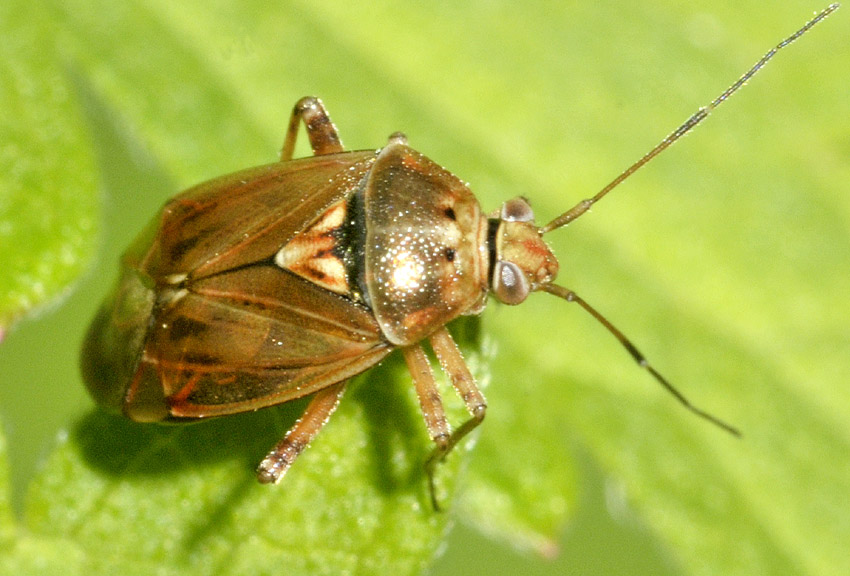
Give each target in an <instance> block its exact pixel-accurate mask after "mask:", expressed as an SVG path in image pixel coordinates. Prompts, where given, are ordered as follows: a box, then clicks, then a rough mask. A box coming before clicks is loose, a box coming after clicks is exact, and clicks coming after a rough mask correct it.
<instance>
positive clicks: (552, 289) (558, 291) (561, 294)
mask: <svg viewBox="0 0 850 576" xmlns="http://www.w3.org/2000/svg"><path fill="white" fill-rule="evenodd" d="M538 289H539V290H543V291H544V292H548V293H549V294H553V295H555V296H557V297H558V298H563V299H564V300H566V301H567V302H575V303H576V304H578V305H579V306H581V307H582V308H584V310H585V311H587V312H588V313H589V314H590V315H591V316H593V317H594V318H595V319H596V320H597V321H598V322H599V323H600V324H602V325H603V326H604V327H605V328H606V329H607V330H608V332H610V333H611V334H613V336H614V337H615V338H616V339H617V340H619V341H620V344H622V345H623V348H625V349H626V351H627V352H628V353H629V354H630V355H631V357H632V358H634V360H635V362H637V363H638V365H639V366H640V367H641V368H644V369H645V370H646V371H647V372H649V373H650V374H651V375H652V377H653V378H655V380H656V381H657V382H658V383H659V384H661V386H663V387H664V388H665V389H666V390H667V391H668V392H669V393H670V394H672V395H673V396H674V397H675V398H676V400H678V401H679V403H680V404H681V405H682V406H684V407H685V408H687V409H688V410H690V411H691V412H692V413H694V414H696V415H697V416H699V417H700V418H703V419H704V420H708V421H709V422H711V423H712V424H714V425H715V426H718V427H719V428H722V429H723V430H725V431H726V432H728V433H730V434H732V435H733V436H735V437H737V438H740V437H741V432H740V430H738V429H737V428H735V427H734V426H732V425H731V424H727V423H726V422H724V421H723V420H721V419H720V418H718V417H717V416H714V415H712V414H709V413H708V412H705V411H703V410H701V409H699V408H697V407H696V406H694V405H693V404H691V402H690V401H689V400H688V399H687V398H686V397H685V395H684V394H682V393H681V392H679V390H677V389H676V387H675V386H673V385H672V384H671V383H670V382H669V381H668V380H667V379H666V378H665V377H664V376H662V375H661V373H659V372H658V370H656V369H655V368H654V367H653V366H652V364H650V363H649V361H648V360H647V359H646V357H645V356H644V355H643V354H642V353H641V351H640V350H638V349H637V348H636V347H635V345H634V344H632V342H631V340H629V339H628V338H627V337H626V335H625V334H623V333H622V332H620V330H619V329H618V328H617V327H616V326H614V325H613V324H611V322H610V321H609V320H608V319H607V318H605V316H603V315H602V314H600V313H599V311H598V310H596V308H594V307H593V306H591V305H590V304H588V303H587V302H586V301H585V300H584V299H583V298H582V297H581V296H579V295H578V294H576V293H575V292H573V291H572V290H570V289H569V288H564V287H563V286H558V285H556V284H550V283H546V284H541V285H539V286H538Z"/></svg>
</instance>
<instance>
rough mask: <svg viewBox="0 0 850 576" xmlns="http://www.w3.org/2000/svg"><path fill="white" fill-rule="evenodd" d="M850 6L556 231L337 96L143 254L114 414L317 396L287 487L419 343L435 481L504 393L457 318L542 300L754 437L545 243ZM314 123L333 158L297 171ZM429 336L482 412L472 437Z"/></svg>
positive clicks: (112, 358)
mask: <svg viewBox="0 0 850 576" xmlns="http://www.w3.org/2000/svg"><path fill="white" fill-rule="evenodd" d="M837 8H838V5H837V4H833V5H831V6H829V7H828V8H826V9H825V10H824V11H822V12H821V13H820V14H819V15H817V16H816V17H815V18H814V19H812V20H811V21H809V22H808V23H807V24H806V25H805V26H803V27H802V28H801V29H800V30H798V31H797V32H796V33H794V34H793V35H791V36H789V37H788V38H786V39H785V40H784V41H782V42H781V43H779V44H778V45H777V46H776V47H775V48H774V49H772V50H770V51H769V52H768V53H767V54H765V56H764V57H762V58H761V60H759V61H758V62H757V63H756V64H755V65H754V66H753V67H752V68H751V69H750V70H749V71H747V72H746V73H745V74H744V75H743V76H742V77H741V78H740V79H739V80H738V81H737V82H735V83H734V84H733V85H732V86H730V87H729V88H728V89H727V90H726V91H724V92H723V93H722V94H721V95H720V96H718V97H717V98H716V99H715V100H713V101H712V102H711V103H710V104H708V105H707V106H706V107H703V108H700V109H699V110H698V111H697V112H696V113H695V114H694V115H693V116H691V117H690V118H689V119H688V120H687V121H686V122H685V123H684V124H682V126H680V127H679V128H677V129H676V130H675V131H674V132H672V133H671V134H670V135H669V136H667V137H666V138H665V139H664V140H662V141H661V143H659V144H658V145H657V146H656V147H655V148H653V149H652V150H651V151H650V152H649V153H647V154H646V155H645V156H643V157H642V158H641V159H640V160H638V161H637V162H635V163H634V164H633V165H631V166H630V167H629V168H628V169H627V170H625V171H624V172H623V173H622V174H620V175H619V176H618V177H617V178H615V179H614V180H613V181H612V182H611V183H610V184H608V185H607V186H606V187H604V188H603V189H602V190H601V191H600V192H598V193H597V194H596V195H595V196H593V197H592V198H590V199H587V200H583V201H581V202H579V203H578V204H577V205H575V206H574V207H573V208H571V209H569V210H567V211H566V212H564V213H563V214H561V215H560V216H558V217H557V218H555V219H554V220H552V221H551V222H549V223H548V224H546V225H544V226H541V227H538V226H537V225H536V224H535V222H534V214H533V212H532V210H531V207H530V206H529V204H528V202H527V201H526V200H525V199H523V198H515V199H513V200H509V201H507V202H505V203H504V204H503V205H502V207H501V209H500V210H498V211H496V212H494V213H492V214H485V213H483V212H482V210H481V208H480V207H479V204H478V201H477V200H476V198H475V196H473V194H472V192H471V191H470V189H469V188H468V187H467V186H466V185H465V184H464V183H463V182H462V181H461V180H459V179H458V178H457V177H455V176H454V175H452V174H451V173H449V172H448V171H446V170H445V169H443V168H442V167H440V166H438V165H437V164H435V163H434V162H433V161H431V160H429V159H428V158H427V157H425V156H424V155H422V154H421V153H419V152H417V151H416V150H414V149H413V148H411V147H410V146H409V145H408V144H407V139H406V138H405V136H404V135H403V134H401V133H395V134H393V135H392V136H390V138H389V141H388V143H387V144H386V146H384V147H383V148H381V149H380V150H377V151H375V150H365V151H345V150H344V148H343V145H342V142H341V141H340V138H339V135H338V133H337V129H336V127H335V126H334V124H333V123H332V122H331V120H330V117H329V116H328V113H327V111H326V109H325V107H324V105H323V104H322V102H321V101H320V100H318V99H317V98H303V99H301V100H300V101H299V102H298V103H297V104H296V105H295V108H294V110H293V112H292V115H291V118H290V121H289V126H288V130H287V133H286V137H285V140H284V145H283V149H282V152H281V156H280V162H276V163H273V164H269V165H265V166H259V167H256V168H250V169H247V170H244V171H241V172H237V173H235V174H230V175H227V176H222V177H220V178H217V179H214V180H211V181H209V182H206V183H204V184H200V185H198V186H196V187H194V188H191V189H189V190H187V191H185V192H183V193H182V194H180V195H178V196H176V197H175V198H173V199H172V200H170V201H169V202H167V203H166V204H165V206H164V207H163V209H162V211H161V212H160V213H159V215H158V216H157V217H156V218H155V220H154V222H153V223H152V226H150V227H149V229H148V231H147V232H146V233H145V234H143V235H142V236H141V237H140V238H139V239H138V240H137V241H136V242H135V243H134V244H133V245H132V246H131V247H130V249H129V250H128V251H127V252H126V253H125V254H124V256H123V259H122V268H121V277H120V279H119V281H118V285H117V287H116V290H115V292H114V293H113V294H112V296H111V297H110V298H109V299H108V300H107V302H106V303H105V305H104V306H103V307H102V308H101V310H100V311H99V313H98V315H97V317H96V318H95V320H94V322H93V323H92V326H91V328H90V330H89V333H88V336H87V338H86V342H85V344H84V346H83V351H82V372H83V375H84V378H85V381H86V383H87V386H88V388H89V391H90V393H91V395H92V396H93V397H94V399H95V400H96V401H97V402H98V403H99V404H100V405H102V406H104V407H106V408H109V409H113V410H115V411H118V412H122V413H123V414H124V415H126V416H127V417H129V418H131V419H133V420H137V421H140V422H159V421H171V422H179V421H192V420H197V419H202V418H210V417H216V416H224V415H228V414H234V413H238V412H244V411H249V410H256V409H259V408H263V407H267V406H271V405H275V404H280V403H284V402H288V401H290V400H293V399H296V398H300V397H304V396H308V395H312V399H311V400H310V402H309V404H308V405H307V408H306V409H305V411H304V414H303V416H302V417H301V418H300V419H299V420H298V421H297V422H296V423H295V424H294V425H293V426H292V428H291V429H290V430H289V431H288V432H287V433H286V435H285V437H284V438H283V439H282V440H280V442H279V443H278V444H277V445H276V446H275V447H274V448H273V449H272V450H271V451H270V452H269V453H268V455H267V456H266V457H265V459H264V460H263V461H262V462H261V463H260V464H259V466H258V468H257V477H258V479H259V481H260V482H262V483H276V482H278V481H280V479H281V478H282V477H283V476H284V474H285V473H286V472H287V470H288V469H289V467H290V466H291V465H292V463H293V461H294V460H295V459H296V458H297V456H298V455H299V454H300V453H301V452H302V451H303V450H304V449H305V448H306V447H307V445H308V444H309V443H310V441H311V440H312V439H313V438H314V437H315V435H316V434H317V433H318V432H319V430H320V429H321V427H322V426H323V425H324V423H325V422H326V421H327V420H328V418H329V417H330V416H331V414H332V412H333V411H334V409H335V408H336V406H337V404H338V403H339V401H340V398H341V397H342V395H343V392H344V390H345V387H346V383H347V381H348V380H349V379H350V378H351V377H352V376H355V375H357V374H359V373H361V372H363V371H365V370H367V369H369V368H370V367H372V366H374V365H376V364H377V363H379V362H380V361H381V360H383V359H384V358H385V357H386V356H387V355H388V354H389V353H390V352H392V351H393V350H395V349H400V350H401V353H402V355H403V357H404V360H405V361H406V363H407V366H408V367H409V370H410V373H411V376H412V379H413V383H414V385H415V389H416V393H417V395H418V398H419V402H420V404H421V409H422V413H423V415H424V418H425V424H426V427H427V430H428V434H429V435H430V437H431V439H432V440H433V442H434V445H435V448H434V450H433V452H432V454H431V456H430V457H429V458H428V460H427V461H426V469H427V472H428V478H429V482H430V491H431V499H432V502H433V504H434V507H435V508H437V507H438V501H437V497H436V495H435V487H434V480H433V478H434V468H435V466H436V465H437V464H438V463H439V462H440V461H441V460H442V459H443V458H444V457H445V456H446V454H448V453H449V451H450V450H451V449H452V447H453V446H455V445H456V444H457V443H458V442H459V441H460V440H461V439H462V438H463V437H464V436H466V435H467V434H468V433H469V432H470V431H471V430H473V429H474V428H475V427H476V426H477V425H478V424H480V423H481V421H482V420H483V418H484V416H485V413H486V409H487V404H486V401H485V399H484V396H483V395H482V393H481V392H480V390H479V389H478V387H477V386H476V384H475V381H474V379H473V377H472V375H471V373H470V371H469V369H468V368H467V365H466V363H465V362H464V359H463V356H462V355H461V352H460V350H459V349H458V347H457V345H456V344H455V343H454V341H453V340H452V337H451V335H450V333H449V331H448V330H447V328H446V324H447V323H448V322H450V321H451V320H453V319H454V318H457V317H458V316H461V315H471V314H478V313H480V312H481V311H482V310H483V308H484V306H485V304H486V301H487V298H488V294H492V295H493V296H494V297H495V298H496V299H497V300H499V301H501V302H503V303H505V304H511V305H515V304H520V303H521V302H523V301H524V300H525V299H526V298H527V297H528V296H529V294H530V293H532V292H538V291H542V292H548V293H550V294H553V295H555V296H558V297H559V298H562V299H564V300H566V301H568V302H575V303H577V304H578V305H579V306H580V307H581V308H583V309H584V310H586V311H587V312H588V313H590V314H591V315H592V316H593V317H594V318H596V319H597V320H598V321H599V322H600V323H601V324H602V325H603V326H604V327H605V328H606V329H608V330H609V331H610V332H611V333H612V334H613V335H614V336H615V337H616V338H617V339H618V340H619V341H620V343H621V344H622V345H623V346H624V347H625V349H626V350H627V351H628V352H629V354H631V356H632V357H633V358H634V359H635V360H636V361H637V362H638V363H639V364H640V365H641V366H642V367H643V368H645V369H646V370H647V371H649V373H650V374H651V375H652V377H653V378H654V379H655V380H656V381H657V382H659V383H660V384H661V385H662V386H663V387H664V388H666V389H667V390H668V391H669V392H670V393H672V394H673V395H674V396H675V398H676V399H677V400H678V401H679V402H680V403H681V404H682V405H683V406H685V407H686V408H687V409H688V410H690V411H691V412H693V413H695V414H697V415H698V416H700V417H702V418H704V419H706V420H708V421H709V422H712V423H713V424H715V425H717V426H719V427H721V428H722V429H724V430H726V431H728V432H730V433H732V434H734V435H738V434H739V432H738V430H737V429H736V428H734V427H732V426H731V425H729V424H727V423H725V422H723V421H722V420H720V419H718V418H716V417H714V416H712V415H710V414H708V413H707V412H704V411H702V410H700V409H699V408H697V407H695V406H694V405H693V404H691V403H690V402H689V401H688V400H687V399H686V398H685V397H684V396H683V395H682V394H681V393H680V392H679V391H678V390H676V389H675V388H674V387H673V386H672V385H671V384H670V383H669V382H668V381H667V380H666V379H665V378H664V377H663V376H662V375H661V374H660V373H659V372H658V371H657V370H656V369H655V368H654V367H653V366H652V365H650V364H649V363H648V362H647V360H646V359H645V357H644V356H643V355H642V354H641V353H640V352H639V351H638V350H637V348H635V346H634V345H633V344H632V343H631V342H630V341H629V340H628V339H627V338H626V337H625V336H624V335H623V333H622V332H620V331H619V330H618V329H617V328H615V327H614V326H613V325H612V324H611V323H610V322H609V321H608V320H607V319H606V318H605V317H603V316H602V315H601V314H600V313H599V312H597V311H596V310H595V309H594V308H593V307H591V306H590V305H589V304H588V303H587V302H586V301H585V300H583V299H582V298H580V297H579V296H578V295H577V294H576V293H575V292H573V291H571V290H569V289H568V288H565V287H563V286H560V285H557V284H555V283H554V280H555V277H556V275H557V273H558V261H557V260H556V258H555V256H554V254H553V253H552V252H551V250H550V249H549V247H548V246H547V244H546V242H545V241H544V239H543V237H544V235H546V234H548V233H549V232H552V231H553V230H555V229H557V228H561V227H563V226H565V225H567V224H569V223H570V222H572V221H573V220H575V219H576V218H578V217H580V216H581V215H582V214H584V213H585V212H587V210H588V209H589V208H590V207H591V206H592V205H593V204H595V203H596V202H598V201H599V200H600V199H601V198H602V197H604V196H605V195H606V194H608V192H610V191H611V190H612V189H613V188H615V187H616V186H617V185H619V184H620V183H621V182H623V180H625V179H626V178H628V177H629V176H630V175H631V174H633V173H634V172H635V171H636V170H638V169H639V168H640V167H641V166H643V165H644V164H646V163H647V162H649V161H650V160H651V159H652V158H654V157H655V156H657V155H658V154H659V153H661V152H662V151H663V150H665V149H666V148H667V147H668V146H670V145H671V144H672V143H673V142H675V141H676V140H678V139H679V138H680V137H681V136H682V135H684V134H685V133H687V132H688V131H690V130H691V129H692V128H694V127H695V126H696V125H697V124H699V123H700V122H702V120H704V119H705V118H706V117H707V116H708V114H709V113H710V112H711V111H712V110H713V109H714V108H716V107H717V106H719V105H720V104H721V103H723V102H724V101H725V100H726V99H727V98H728V97H729V96H731V95H732V94H733V93H734V92H735V91H737V90H738V89H739V88H740V87H741V86H743V85H744V84H745V83H746V82H747V81H748V80H749V79H750V78H752V77H753V75H755V74H756V73H757V72H758V71H759V70H760V69H761V68H762V67H763V66H764V65H765V64H766V63H767V62H768V60H770V59H771V58H772V57H773V56H774V55H775V54H776V52H777V51H778V50H780V49H781V48H783V47H785V46H786V45H788V44H790V43H791V42H793V41H794V40H796V39H797V38H799V37H800V36H801V35H802V34H804V33H805V32H806V31H807V30H809V29H810V28H811V27H812V26H814V25H815V24H817V23H818V22H820V21H821V20H823V19H824V18H825V17H826V16H828V15H829V14H830V13H832V12H833V11H835V10H836V9H837ZM302 123H303V124H304V127H305V131H306V133H307V137H308V138H309V141H310V145H311V147H312V150H313V153H314V155H313V156H312V157H308V158H301V159H297V160H293V159H292V156H293V152H294V148H295V142H296V137H297V135H298V132H299V129H300V125H301V124H302ZM426 342H427V344H428V345H430V347H431V348H432V350H433V351H434V353H435V355H436V357H437V359H438V361H439V363H440V366H441V367H442V369H443V371H444V372H445V373H446V374H447V376H448V379H449V380H450V381H451V383H452V385H453V386H454V388H455V389H456V391H457V393H458V394H459V395H460V397H461V399H462V400H463V402H464V404H465V406H466V408H467V410H468V412H469V414H470V418H469V419H468V420H467V421H466V422H465V423H463V424H461V425H460V426H459V427H457V428H455V429H454V430H452V428H451V427H450V425H449V422H448V420H447V417H446V414H445V412H444V409H443V404H442V401H441V398H440V394H439V392H438V389H437V386H436V384H435V379H434V375H433V373H432V369H431V365H430V363H429V361H428V359H427V356H426V353H425V351H424V349H423V345H424V344H425V343H426Z"/></svg>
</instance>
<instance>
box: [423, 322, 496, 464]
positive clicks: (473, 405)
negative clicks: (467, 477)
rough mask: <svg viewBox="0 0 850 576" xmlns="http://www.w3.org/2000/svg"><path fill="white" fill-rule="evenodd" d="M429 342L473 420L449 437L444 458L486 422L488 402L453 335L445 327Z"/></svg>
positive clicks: (434, 334) (435, 333) (431, 337)
mask: <svg viewBox="0 0 850 576" xmlns="http://www.w3.org/2000/svg"><path fill="white" fill-rule="evenodd" d="M428 340H429V342H431V347H432V348H433V349H434V353H435V354H436V355H437V359H438V360H439V361H440V366H442V368H443V371H444V372H445V373H446V374H447V375H448V377H449V379H450V380H451V381H452V386H454V388H455V390H456V391H457V393H458V396H460V397H461V399H462V400H463V403H464V404H466V409H467V410H468V411H469V413H470V414H471V415H472V418H471V419H469V420H467V421H466V422H464V423H463V424H462V425H461V426H460V428H458V429H457V430H455V431H454V432H452V435H451V436H450V437H449V442H448V446H447V447H446V450H445V451H444V452H443V453H442V456H445V455H446V453H447V452H448V451H449V450H451V449H452V448H453V447H454V446H455V444H457V443H458V442H459V441H460V440H461V439H462V438H463V437H464V436H466V435H467V434H469V433H470V432H471V431H472V430H473V429H474V428H475V427H476V426H478V425H479V424H480V423H481V421H482V420H484V415H485V414H486V413H487V400H485V399H484V394H482V393H481V390H479V389H478V386H476V385H475V378H473V377H472V373H471V372H470V371H469V367H468V366H467V365H466V361H465V360H464V359H463V355H462V354H461V352H460V349H459V348H458V347H457V344H455V341H454V340H453V339H452V335H451V334H449V331H448V329H446V327H445V326H444V327H442V328H440V329H439V330H437V331H436V332H434V333H433V334H432V335H431V336H430V338H429V339H428Z"/></svg>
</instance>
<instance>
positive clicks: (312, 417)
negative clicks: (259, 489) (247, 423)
mask: <svg viewBox="0 0 850 576" xmlns="http://www.w3.org/2000/svg"><path fill="white" fill-rule="evenodd" d="M346 383H347V381H346V380H343V381H342V382H338V383H336V384H334V385H332V386H328V387H327V388H324V389H322V390H319V391H318V392H316V394H315V396H313V399H312V400H310V403H309V404H308V405H307V409H306V410H304V414H302V415H301V418H299V419H298V421H297V422H296V423H295V424H294V425H293V426H292V428H290V429H289V431H288V432H287V433H286V436H284V437H283V440H281V441H280V442H278V444H277V446H275V447H274V448H273V449H272V451H271V452H269V453H268V455H267V456H266V457H265V458H264V459H263V461H262V462H260V465H259V466H257V480H259V481H260V483H262V484H276V483H278V482H280V479H281V478H283V476H284V474H286V471H287V470H289V467H290V466H291V465H292V463H293V462H294V461H295V459H296V458H297V457H298V455H299V454H301V452H303V451H304V449H305V448H306V447H307V446H308V445H309V444H310V442H311V441H312V440H313V438H315V437H316V434H318V433H319V430H321V429H322V426H324V425H325V422H327V421H328V418H330V416H331V414H333V411H334V410H336V407H337V405H338V404H339V401H340V398H342V394H343V392H345V385H346Z"/></svg>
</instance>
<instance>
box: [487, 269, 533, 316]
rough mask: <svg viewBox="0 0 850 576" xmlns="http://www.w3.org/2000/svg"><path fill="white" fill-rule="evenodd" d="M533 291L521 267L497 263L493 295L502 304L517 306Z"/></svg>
mask: <svg viewBox="0 0 850 576" xmlns="http://www.w3.org/2000/svg"><path fill="white" fill-rule="evenodd" d="M530 291H531V289H530V288H529V286H528V279H527V278H526V277H525V274H523V273H522V270H520V267H519V266H517V265H516V264H514V263H513V262H504V261H500V262H496V268H495V270H494V271H493V294H494V295H495V296H496V298H498V299H499V301H500V302H504V303H505V304H510V305H515V304H519V303H521V302H523V301H524V300H525V299H526V298H527V297H528V293H529V292H530Z"/></svg>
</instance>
